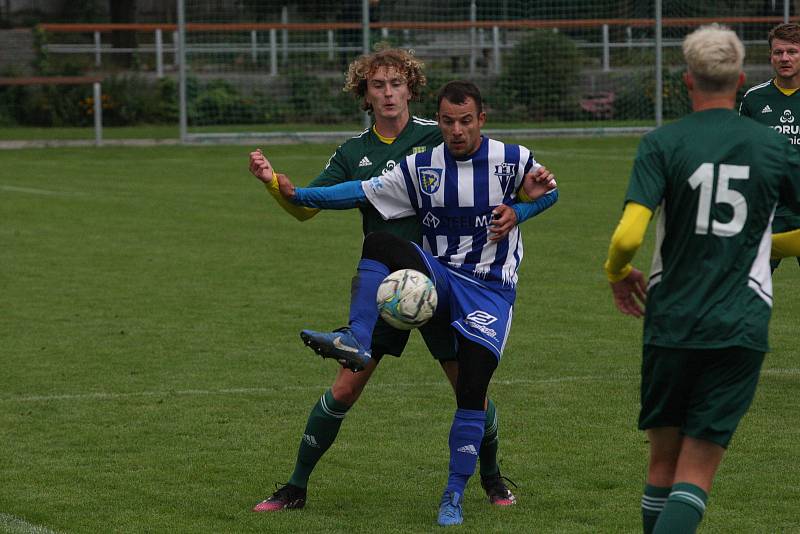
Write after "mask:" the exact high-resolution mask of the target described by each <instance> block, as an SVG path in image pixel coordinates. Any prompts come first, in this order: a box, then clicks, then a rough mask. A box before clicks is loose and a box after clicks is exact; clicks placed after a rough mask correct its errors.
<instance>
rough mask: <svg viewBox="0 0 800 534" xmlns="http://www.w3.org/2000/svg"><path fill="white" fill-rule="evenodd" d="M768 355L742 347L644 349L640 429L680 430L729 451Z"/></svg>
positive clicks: (751, 399) (652, 347) (651, 347)
mask: <svg viewBox="0 0 800 534" xmlns="http://www.w3.org/2000/svg"><path fill="white" fill-rule="evenodd" d="M763 362H764V353H763V352H758V351H754V350H751V349H746V348H743V347H728V348H724V349H706V350H700V349H680V348H665V347H656V346H653V345H645V346H644V350H643V351H642V388H641V403H642V407H641V412H640V413H639V429H640V430H646V429H648V428H659V427H665V426H677V427H680V429H681V432H683V434H684V435H687V436H691V437H693V438H697V439H703V440H707V441H711V442H713V443H716V444H718V445H720V446H722V447H727V446H728V443H729V442H730V440H731V438H732V437H733V433H734V432H735V431H736V427H737V426H738V425H739V421H740V420H741V419H742V417H743V416H744V414H745V413H746V412H747V410H748V408H749V407H750V403H752V402H753V396H754V395H755V392H756V385H757V384H758V375H759V372H760V371H761V364H762V363H763Z"/></svg>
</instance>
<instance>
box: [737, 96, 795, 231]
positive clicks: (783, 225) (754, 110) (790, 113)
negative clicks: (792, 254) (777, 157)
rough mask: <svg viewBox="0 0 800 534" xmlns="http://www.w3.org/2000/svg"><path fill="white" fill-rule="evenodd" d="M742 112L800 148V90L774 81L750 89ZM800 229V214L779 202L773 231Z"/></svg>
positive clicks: (744, 100) (741, 109)
mask: <svg viewBox="0 0 800 534" xmlns="http://www.w3.org/2000/svg"><path fill="white" fill-rule="evenodd" d="M739 114H740V115H742V116H744V117H750V118H751V119H753V120H754V121H756V122H760V123H761V124H764V125H766V126H769V127H770V128H772V129H773V130H775V131H777V132H779V133H781V134H782V135H783V136H784V137H786V138H787V139H788V140H789V142H790V143H791V144H792V145H794V147H795V148H796V149H798V150H800V90H797V89H783V88H782V87H778V86H777V85H776V84H775V80H770V81H767V82H764V83H761V84H759V85H756V86H753V87H751V88H750V89H748V90H747V92H746V93H745V94H744V97H742V102H741V104H740V105H739ZM797 228H800V214H798V213H795V212H793V211H792V210H790V209H789V208H787V207H786V206H784V205H782V204H780V203H779V204H778V209H777V210H776V211H775V220H774V221H773V223H772V231H773V232H775V233H778V232H786V231H788V230H795V229H797Z"/></svg>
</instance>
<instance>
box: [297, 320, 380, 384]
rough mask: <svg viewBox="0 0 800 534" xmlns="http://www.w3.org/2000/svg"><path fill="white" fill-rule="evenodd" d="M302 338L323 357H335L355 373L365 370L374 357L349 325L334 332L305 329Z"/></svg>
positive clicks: (301, 333) (301, 334)
mask: <svg viewBox="0 0 800 534" xmlns="http://www.w3.org/2000/svg"><path fill="white" fill-rule="evenodd" d="M300 339H302V340H303V343H305V344H306V346H307V347H311V349H313V350H314V352H316V353H317V354H319V355H320V356H322V357H323V358H333V359H334V360H336V361H338V362H339V363H340V364H341V366H342V367H344V368H345V369H350V370H351V371H353V372H354V373H357V372H358V371H362V370H364V367H366V365H367V364H368V363H369V361H370V360H371V359H372V355H371V354H370V351H368V350H367V349H365V348H364V347H363V346H362V345H361V343H359V342H358V340H357V339H356V336H354V335H353V332H352V331H351V330H350V328H349V327H344V328H339V329H337V330H334V331H333V332H315V331H314V330H303V331H302V332H300Z"/></svg>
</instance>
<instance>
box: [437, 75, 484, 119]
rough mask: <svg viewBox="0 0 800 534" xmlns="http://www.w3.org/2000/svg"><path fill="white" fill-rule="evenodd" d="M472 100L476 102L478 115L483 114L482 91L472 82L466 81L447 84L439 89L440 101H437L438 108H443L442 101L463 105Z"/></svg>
mask: <svg viewBox="0 0 800 534" xmlns="http://www.w3.org/2000/svg"><path fill="white" fill-rule="evenodd" d="M468 98H471V99H472V100H474V101H475V107H476V108H477V110H478V113H482V112H483V99H482V98H481V90H480V89H478V86H477V85H475V84H474V83H472V82H468V81H466V80H455V81H452V82H447V83H446V84H444V85H443V86H442V88H441V89H439V99H438V100H437V101H436V104H437V106H438V107H441V105H442V100H447V101H448V102H452V103H453V104H463V103H465V102H466V101H467V99H468Z"/></svg>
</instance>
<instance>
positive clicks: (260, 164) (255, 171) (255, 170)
mask: <svg viewBox="0 0 800 534" xmlns="http://www.w3.org/2000/svg"><path fill="white" fill-rule="evenodd" d="M250 173H251V174H252V175H253V176H255V177H256V178H258V179H259V180H261V181H262V182H264V183H265V184H269V183H270V182H272V178H273V169H272V165H271V164H270V162H269V160H268V159H267V158H266V156H264V154H263V152H261V149H260V148H258V149H256V150H254V151H253V152H250Z"/></svg>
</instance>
